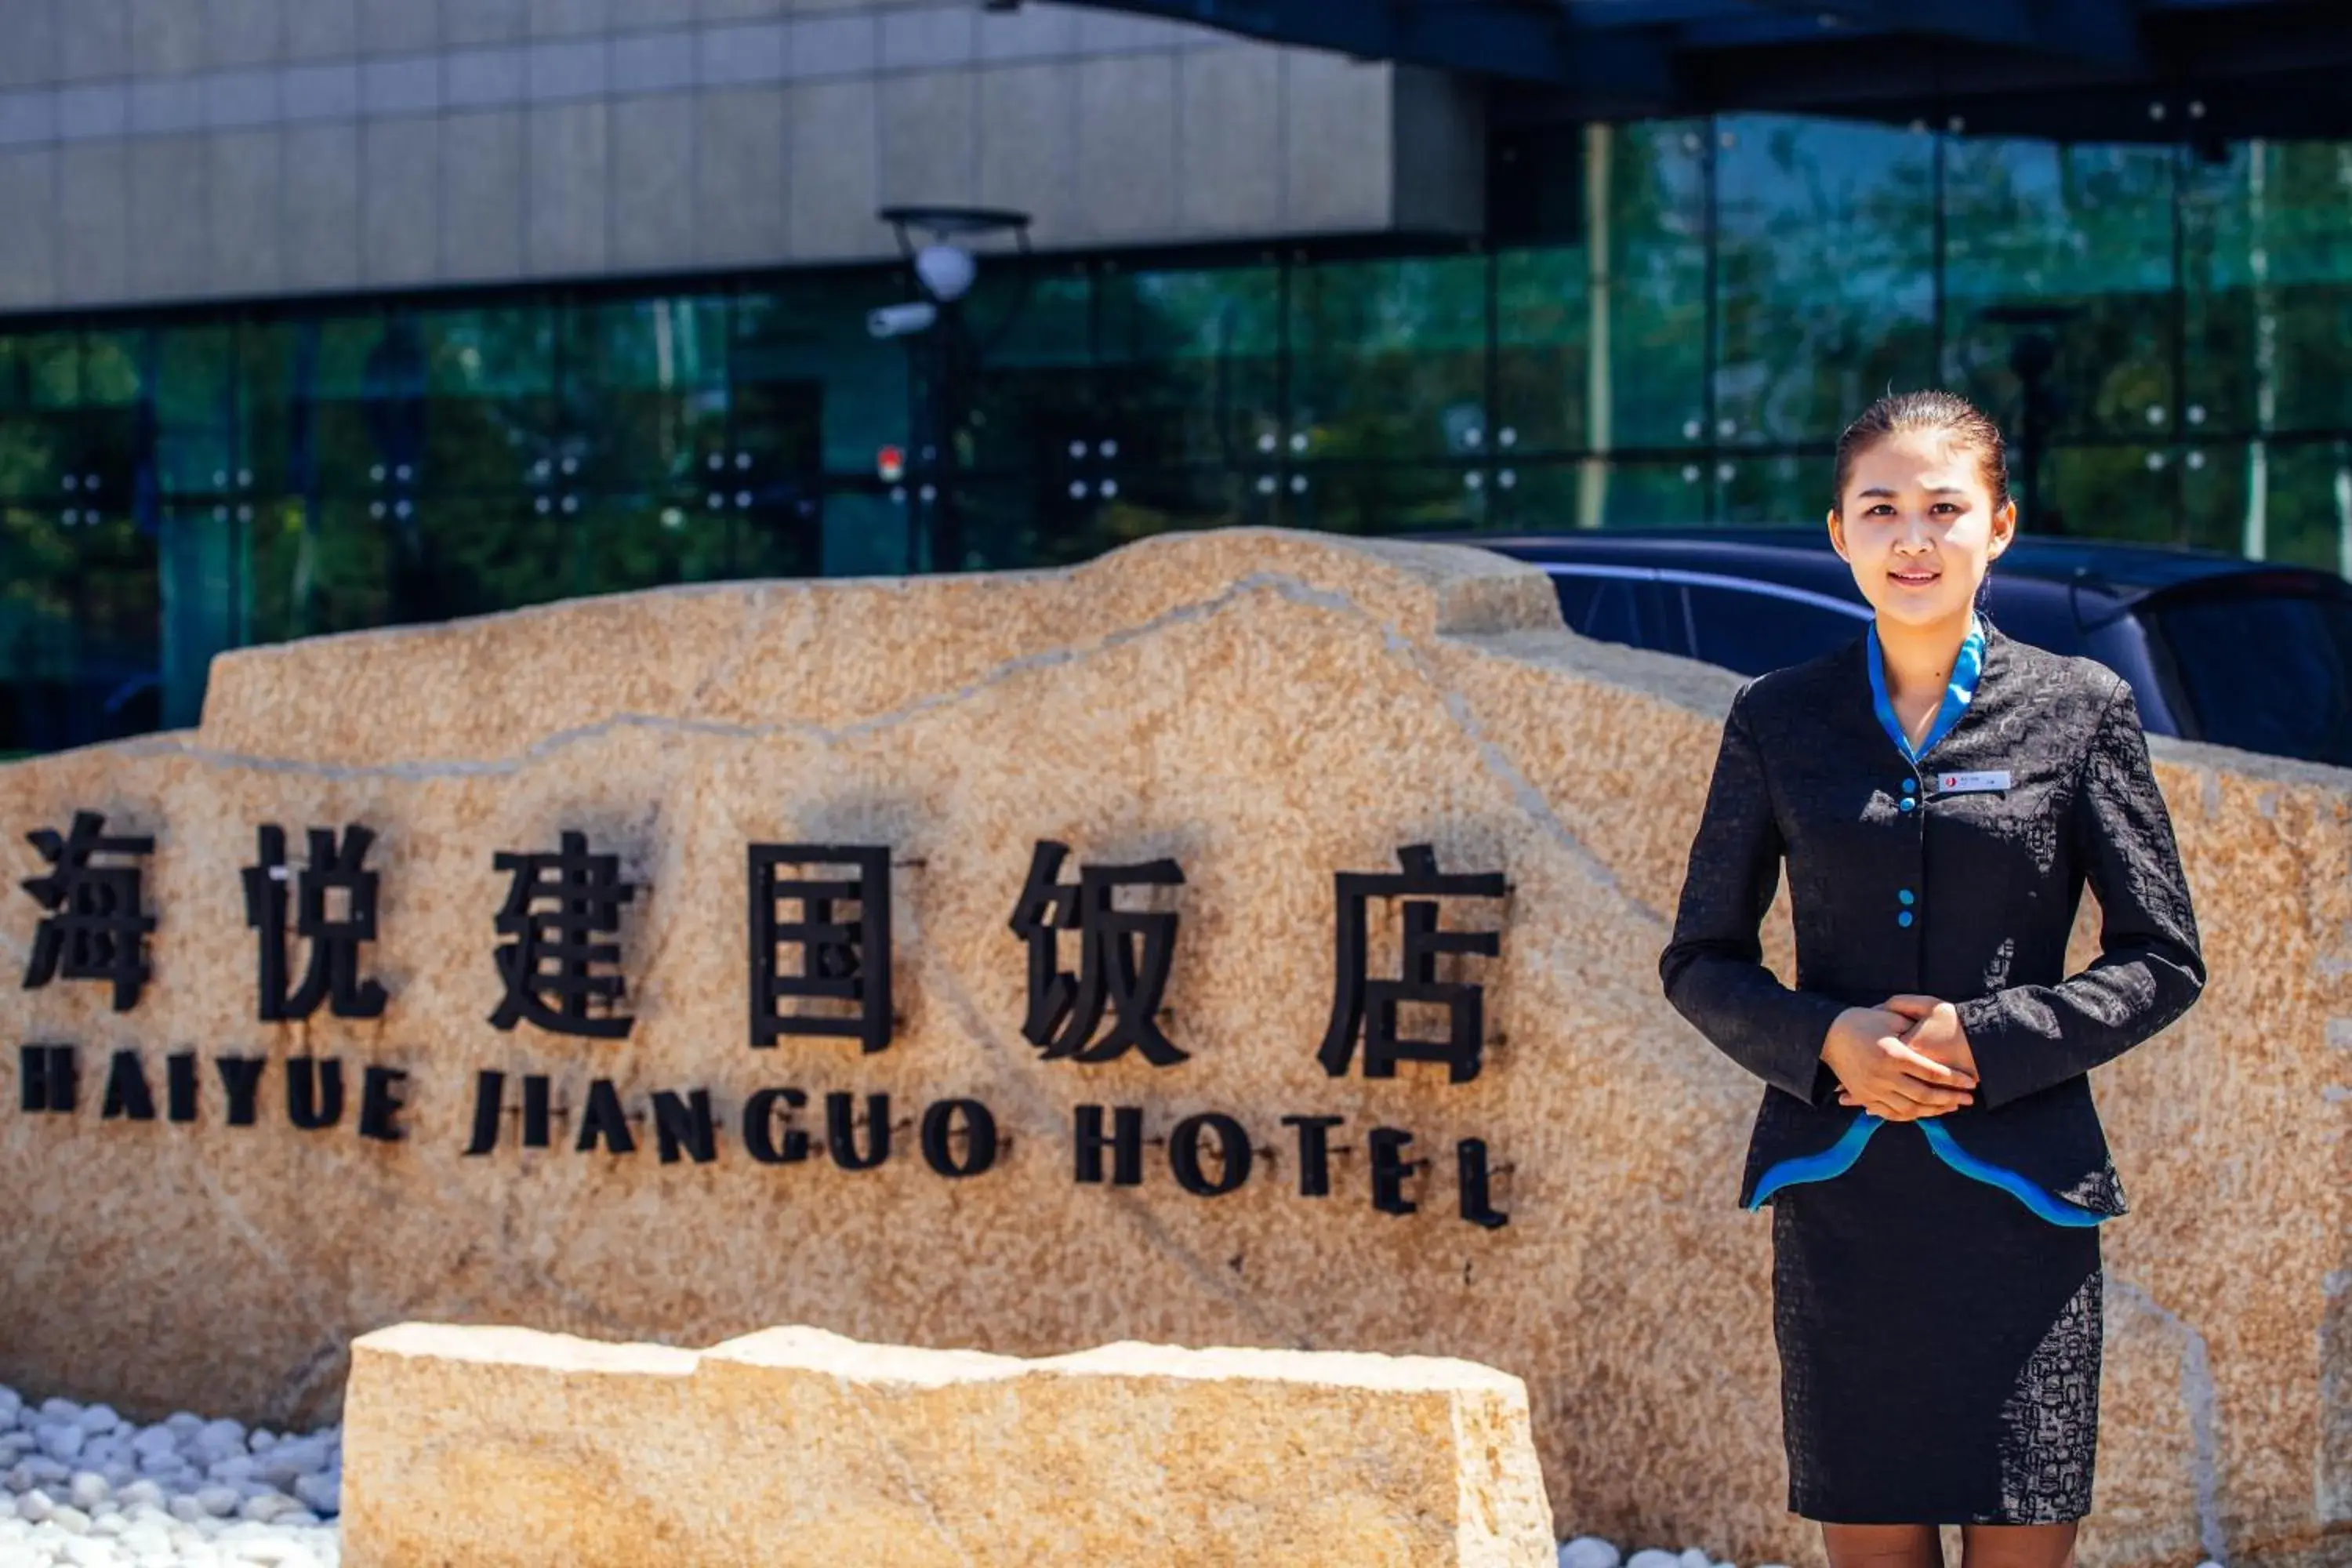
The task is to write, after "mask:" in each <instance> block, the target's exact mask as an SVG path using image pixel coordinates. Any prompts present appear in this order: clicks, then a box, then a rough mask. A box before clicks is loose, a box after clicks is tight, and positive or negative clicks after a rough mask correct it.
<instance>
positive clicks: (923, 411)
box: [866, 206, 1035, 571]
mask: <svg viewBox="0 0 2352 1568" xmlns="http://www.w3.org/2000/svg"><path fill="white" fill-rule="evenodd" d="M879 216H881V219H882V221H883V222H884V223H887V224H888V225H889V226H891V227H892V228H893V229H895V230H896V231H897V233H898V252H899V254H900V255H901V256H903V257H905V258H907V262H908V266H909V267H910V268H912V269H913V271H914V274H915V283H916V286H917V287H918V288H919V289H920V290H921V292H922V296H923V297H922V298H921V299H919V300H908V301H907V302H906V303H904V304H901V305H885V306H883V307H882V308H881V309H879V310H873V311H869V312H868V313H867V315H866V331H867V332H869V333H871V334H872V335H873V336H875V337H877V338H904V339H906V340H907V350H908V371H909V374H908V378H907V379H908V411H907V412H908V420H907V423H908V437H909V438H908V448H909V449H910V450H911V451H912V452H913V453H914V454H915V461H914V462H913V463H911V464H908V468H911V470H912V472H911V473H908V475H907V476H906V477H907V478H908V479H910V480H912V481H914V483H913V486H912V490H913V504H911V505H908V510H907V560H908V566H909V568H910V569H912V570H916V571H922V570H925V569H927V568H938V567H944V568H946V569H947V570H950V571H954V570H957V569H958V568H960V567H961V566H963V565H965V564H967V563H966V561H965V557H964V548H963V535H962V530H961V525H960V523H959V521H958V518H957V515H956V487H955V482H954V476H955V472H956V469H957V468H958V466H959V460H960V458H959V451H960V448H961V447H965V446H967V445H969V443H970V441H971V431H972V429H973V427H975V426H978V424H979V423H980V419H979V412H978V410H977V409H976V408H974V406H973V399H974V393H975V389H976V384H977V382H978V378H979V374H980V367H981V365H982V363H983V362H984V361H985V360H986V358H987V356H988V351H989V349H990V347H991V346H992V344H993V342H996V341H997V340H999V339H1001V338H1002V337H1003V334H1004V333H1005V332H1006V331H1009V330H1010V329H1011V328H1012V326H1013V321H1014V320H1015V319H1016V318H1018V316H1019V315H1020V313H1021V309H1022V307H1023V306H1024V304H1026V303H1027V301H1028V295H1029V287H1030V286H1031V285H1034V281H1035V279H1034V276H1033V275H1032V274H1030V273H1029V272H1027V271H1026V270H1024V271H1022V272H1020V273H1019V274H1017V275H1016V278H1017V280H1018V281H1019V282H1020V283H1021V284H1022V285H1023V287H1022V288H1021V289H1018V290H1017V291H1016V292H1015V294H1014V296H1013V301H1012V304H1011V308H1010V309H1009V310H1007V311H1006V312H1005V313H1004V317H1003V320H1002V321H999V322H997V324H996V325H995V327H994V328H993V329H992V331H991V332H990V333H989V334H988V338H987V341H984V342H983V341H982V339H981V338H980V337H978V336H976V335H975V334H974V333H973V331H972V329H971V322H970V321H968V320H967V319H966V318H965V315H964V302H965V300H966V299H967V298H968V297H969V296H970V295H971V290H972V286H973V285H974V284H975V283H977V282H978V281H979V280H980V261H979V258H977V257H976V256H974V255H973V253H972V250H971V244H972V243H973V242H974V241H976V240H978V239H979V238H981V237H983V236H986V235H992V234H1010V235H1011V236H1012V237H1013V246H1014V248H1015V249H1016V250H1017V251H1019V252H1020V253H1021V254H1023V255H1024V256H1025V255H1026V254H1027V253H1028V250H1029V215H1028V214H1027V213H1024V212H1014V211H1012V210H1010V209H1008V208H1004V207H957V206H900V207H884V208H883V209H882V211H881V214H880V215H879ZM962 460H967V461H968V460H969V459H968V458H964V459H962ZM885 482H887V483H890V484H891V487H892V488H891V496H892V499H893V500H894V501H896V500H902V498H904V497H905V495H906V489H907V487H903V486H900V485H898V483H896V482H895V480H888V479H886V481H885Z"/></svg>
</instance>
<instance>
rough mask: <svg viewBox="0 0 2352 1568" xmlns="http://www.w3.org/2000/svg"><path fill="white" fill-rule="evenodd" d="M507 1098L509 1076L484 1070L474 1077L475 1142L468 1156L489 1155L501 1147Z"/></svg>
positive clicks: (467, 1147) (491, 1069)
mask: <svg viewBox="0 0 2352 1568" xmlns="http://www.w3.org/2000/svg"><path fill="white" fill-rule="evenodd" d="M506 1097H507V1075H506V1074H504V1073H502V1072H499V1071H496V1070H495V1069H493V1068H483V1069H482V1070H481V1071H479V1072H478V1073H476V1074H475V1075H474V1141H473V1142H470V1143H468V1144H467V1145H466V1152H467V1153H468V1154H487V1153H488V1152H490V1151H491V1150H493V1149H495V1148H497V1147H498V1146H499V1116H500V1114H501V1112H502V1108H503V1104H504V1101H505V1100H506Z"/></svg>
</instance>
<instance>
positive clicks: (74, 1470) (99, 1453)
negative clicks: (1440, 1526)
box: [0, 1384, 2218, 1568]
mask: <svg viewBox="0 0 2352 1568" xmlns="http://www.w3.org/2000/svg"><path fill="white" fill-rule="evenodd" d="M342 1482H343V1435H342V1429H341V1427H339V1426H321V1427H320V1428H319V1429H318V1430H317V1431H315V1432H304V1433H301V1434H299V1435H297V1434H291V1433H278V1432H272V1431H269V1430H268V1428H266V1427H258V1426H257V1427H255V1428H254V1429H253V1430H251V1431H247V1429H246V1428H245V1427H244V1426H240V1425H239V1424H238V1423H236V1422H235V1421H226V1420H215V1421H207V1420H205V1418H204V1417H203V1416H201V1415H189V1414H187V1413H186V1412H184V1411H183V1412H181V1413H179V1414H178V1415H170V1416H166V1417H165V1418H164V1419H163V1420H161V1421H158V1422H156V1423H155V1424H154V1425H153V1426H139V1425H138V1424H137V1423H135V1422H131V1421H125V1420H124V1419H122V1417H121V1416H120V1415H116V1414H115V1413H114V1411H113V1410H111V1409H110V1408H109V1407H108V1406H106V1405H77V1404H75V1403H74V1402H73V1401H72V1400H70V1399H45V1400H42V1401H41V1402H40V1403H39V1404H37V1405H36V1404H34V1403H32V1402H30V1401H28V1400H26V1399H23V1398H21V1397H19V1396H18V1395H17V1394H16V1391H15V1390H14V1389H11V1388H9V1387H7V1386H6V1385H5V1384H0V1568H53V1565H55V1568H242V1565H244V1564H255V1565H257V1568H339V1564H340V1563H341V1558H342V1548H341V1535H340V1533H339V1532H338V1531H337V1528H336V1525H335V1518H336V1515H337V1513H338V1511H339V1509H340V1503H341V1492H342ZM1559 1568H1739V1564H1738V1563H1728V1562H1725V1561H1722V1560H1720V1559H1718V1558H1717V1557H1715V1556H1713V1555H1712V1554H1711V1553H1709V1552H1706V1550H1705V1549H1704V1548H1701V1547H1696V1546H1690V1547H1685V1548H1683V1549H1682V1550H1680V1551H1668V1550H1665V1549H1664V1548H1661V1547H1654V1546H1652V1547H1643V1548H1641V1549H1640V1550H1638V1551H1634V1552H1631V1553H1630V1554H1629V1553H1627V1552H1625V1551H1624V1550H1623V1549H1622V1548H1621V1547H1619V1546H1618V1545H1616V1544H1615V1543H1614V1542H1609V1541H1604V1540H1602V1539H1601V1538H1600V1537H1599V1536H1593V1535H1580V1536H1578V1537H1577V1538H1576V1539H1575V1540H1573V1541H1570V1542H1566V1543H1564V1544H1563V1545H1562V1546H1561V1547H1560V1549H1559ZM1756 1568H1780V1564H1778V1563H1759V1564H1757V1565H1756ZM2202 1568H2218V1564H2215V1563H2205V1564H2203V1565H2202Z"/></svg>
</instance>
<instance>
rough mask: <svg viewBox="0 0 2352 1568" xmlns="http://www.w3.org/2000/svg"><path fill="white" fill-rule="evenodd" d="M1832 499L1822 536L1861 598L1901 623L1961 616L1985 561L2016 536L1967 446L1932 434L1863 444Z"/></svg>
mask: <svg viewBox="0 0 2352 1568" xmlns="http://www.w3.org/2000/svg"><path fill="white" fill-rule="evenodd" d="M1838 502H1839V510H1837V511H1833V512H1832V513H1830V540H1831V542H1832V543H1833V544H1835V545H1836V546H1837V552H1838V553H1839V554H1840V555H1842V556H1843V557H1844V558H1845V561H1846V564H1848V565H1849V566H1852V567H1853V580H1854V582H1855V584H1857V585H1859V586H1860V587H1861V589H1862V596H1863V597H1864V598H1865V599H1867V600H1869V601H1870V603H1871V607H1872V608H1874V609H1875V610H1876V611H1877V612H1878V613H1879V614H1880V615H1881V616H1885V617H1887V618H1888V619H1890V620H1895V621H1900V622H1903V623H1905V624H1906V625H1909V626H1934V625H1937V624H1939V623H1941V622H1944V621H1948V620H1953V619H1957V618H1962V617H1965V616H1967V614H1968V611H1969V604H1970V602H1971V601H1972V600H1974V599H1975V597H1976V593H1977V584H1979V583H1982V582H1983V581H1984V574H1985V568H1986V566H1988V565H1989V564H1990V563H1991V561H1992V559H1993V557H1994V556H1996V555H1999V554H2000V552H2002V551H2004V550H2006V549H2008V548H2009V542H2010V540H2011V539H2012V538H2013V537H2015V535H2016V532H2017V508H2016V506H2015V505H2014V504H2013V503H2011V504H2007V505H2003V506H2000V507H1998V508H1997V507H1995V506H1994V504H1993V499H1992V492H1991V491H1990V490H1989V489H1986V487H1985V481H1984V473H1983V465H1982V463H1981V462H1979V455H1978V453H1977V452H1976V450H1975V448H1973V447H1970V446H1969V445H1967V444H1966V443H1964V442H1960V441H1956V440H1953V439H1952V438H1951V437H1948V436H1946V435H1943V434H1940V433H1935V432H1926V431H1920V432H1904V433H1901V434H1897V435H1894V436H1889V437H1885V438H1884V439H1883V440H1880V441H1878V442H1877V443H1875V444H1874V445H1873V446H1871V447H1867V448H1865V449H1864V451H1863V452H1862V453H1861V454H1860V455H1859V456H1858V457H1857V458H1855V459H1854V464H1853V473H1852V474H1851V475H1849V476H1848V477H1847V479H1846V485H1845V493H1844V494H1843V495H1842V496H1840V497H1839V498H1838Z"/></svg>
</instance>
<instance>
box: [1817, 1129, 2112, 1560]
mask: <svg viewBox="0 0 2352 1568" xmlns="http://www.w3.org/2000/svg"><path fill="white" fill-rule="evenodd" d="M1771 1208H1772V1298H1773V1300H1772V1321H1773V1332H1774V1337H1775V1338H1776V1340H1777V1341H1778V1342H1779V1345H1780V1409H1781V1420H1782V1424H1783V1427H1784V1440H1785V1441H1786V1443H1787V1446H1788V1455H1789V1508H1790V1511H1791V1512H1794V1513H1798V1514H1801V1515H1803V1516H1804V1517H1806V1518H1808V1519H1813V1520H1820V1521H1826V1522H1829V1523H1834V1524H2056V1523H2061V1522H2063V1521H2069V1520H2075V1519H2080V1518H2082V1517H2083V1516H2084V1514H2086V1513H2088V1512H2089V1511H2090V1510H2091V1473H2092V1468H2093V1463H2094V1460H2095V1456H2096V1451H2097V1447H2098V1426H2099V1323H2100V1312H2099V1308H2100V1303H2099V1289H2100V1266H2099V1233H2098V1229H2097V1227H2095V1226H2084V1227H2079V1228H2070V1227H2066V1226H2054V1225H2052V1224H2049V1223H2048V1222H2047V1221H2044V1220H2042V1219H2039V1218H2036V1217H2035V1216H2034V1215H2033V1214H2032V1212H2031V1211H2029V1210H2028V1209H2027V1208H2026V1207H2025V1205H2022V1204H2021V1203H2020V1202H2018V1201H2017V1200H2016V1199H2015V1198H2013V1197H2011V1196H2010V1195H2009V1194H2006V1193H2004V1192H2001V1191H2000V1189H1998V1188H1996V1187H1992V1186H1990V1185H1987V1184H1984V1183H1982V1182H1978V1181H1972V1180H1970V1179H1969V1178H1968V1177H1966V1176H1963V1175H1961V1174H1959V1173H1958V1172H1956V1171H1954V1170H1952V1169H1951V1168H1950V1167H1949V1166H1948V1165H1946V1164H1944V1163H1942V1162H1941V1161H1939V1160H1937V1158H1936V1157H1935V1155H1934V1153H1933V1152H1931V1151H1930V1150H1929V1149H1928V1147H1927V1140H1926V1138H1925V1137H1924V1136H1923V1135H1922V1134H1921V1133H1920V1131H1919V1129H1918V1128H1917V1127H1916V1125H1911V1124H1906V1123H1901V1122H1896V1123H1892V1124H1889V1125H1887V1126H1885V1127H1882V1128H1880V1129H1879V1130H1878V1131H1877V1132H1876V1133H1875V1134H1874V1136H1873V1137H1872V1139H1871V1141H1870V1143H1869V1145H1868V1147H1867V1148H1865V1149H1864V1151H1863V1154H1862V1158H1861V1160H1860V1161H1859V1162H1857V1163H1855V1164H1854V1166H1853V1169H1851V1170H1849V1171H1847V1172H1846V1173H1844V1174H1843V1175H1840V1176H1837V1177H1834V1178H1832V1179H1831V1180H1828V1181H1822V1182H1812V1183H1807V1184H1800V1185H1795V1186H1789V1187H1783V1188H1782V1189H1781V1190H1780V1192H1778V1193H1777V1194H1774V1195H1773V1197H1772V1199H1771Z"/></svg>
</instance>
